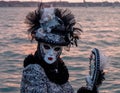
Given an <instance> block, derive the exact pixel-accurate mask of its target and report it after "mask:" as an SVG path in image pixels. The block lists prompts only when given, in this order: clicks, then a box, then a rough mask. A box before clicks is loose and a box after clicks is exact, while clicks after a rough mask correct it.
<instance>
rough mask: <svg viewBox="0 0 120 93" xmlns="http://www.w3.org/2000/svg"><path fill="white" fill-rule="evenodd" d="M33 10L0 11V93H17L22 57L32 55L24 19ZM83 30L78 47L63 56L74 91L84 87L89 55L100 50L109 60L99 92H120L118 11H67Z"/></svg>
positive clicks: (114, 9)
mask: <svg viewBox="0 0 120 93" xmlns="http://www.w3.org/2000/svg"><path fill="white" fill-rule="evenodd" d="M34 9H35V8H0V93H19V89H20V80H21V73H22V65H23V60H24V58H25V57H26V56H27V55H28V54H30V53H34V51H35V48H36V43H35V42H33V43H32V44H31V43H30V41H29V39H28V35H27V33H26V29H27V27H26V25H25V24H24V19H25V16H26V14H27V13H28V12H29V11H31V10H34ZM70 9H71V10H72V12H73V13H74V14H75V16H76V19H77V21H78V22H80V24H81V25H82V27H83V30H84V33H83V34H82V36H81V38H82V39H81V41H80V42H79V47H78V48H75V47H73V48H72V49H71V51H70V52H64V53H63V55H62V57H63V59H64V61H65V63H66V65H67V66H68V68H69V71H70V82H71V84H72V86H73V87H74V89H75V90H77V89H78V88H79V87H81V86H84V85H85V80H84V79H85V76H86V75H88V66H89V59H88V57H89V54H90V51H91V49H92V48H95V47H97V48H99V49H101V50H102V51H103V52H104V53H105V54H106V55H107V56H109V58H110V62H109V68H108V73H107V75H106V81H105V82H104V83H103V85H102V87H101V88H100V93H120V69H119V67H120V8H117V7H116V8H112V7H111V8H110V7H108V8H70Z"/></svg>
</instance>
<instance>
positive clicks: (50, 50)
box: [40, 43, 62, 64]
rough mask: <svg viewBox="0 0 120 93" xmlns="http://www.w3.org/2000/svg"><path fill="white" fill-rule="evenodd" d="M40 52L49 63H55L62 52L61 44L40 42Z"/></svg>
mask: <svg viewBox="0 0 120 93" xmlns="http://www.w3.org/2000/svg"><path fill="white" fill-rule="evenodd" d="M40 52H41V55H42V57H43V59H44V61H45V62H46V63H48V64H52V63H54V62H55V61H56V60H57V58H58V57H59V56H60V54H61V52H62V47H61V46H53V45H50V44H46V43H40Z"/></svg>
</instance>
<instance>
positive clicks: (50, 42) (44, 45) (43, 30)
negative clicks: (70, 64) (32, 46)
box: [20, 6, 104, 93]
mask: <svg viewBox="0 0 120 93" xmlns="http://www.w3.org/2000/svg"><path fill="white" fill-rule="evenodd" d="M26 23H27V24H28V25H29V29H28V32H29V33H30V34H31V37H32V40H34V39H35V40H36V41H37V43H38V44H37V50H36V51H35V53H34V54H30V55H28V56H27V57H26V58H25V60H24V68H23V74H22V80H21V90H20V93H74V90H73V88H72V86H71V84H70V83H69V72H68V69H67V67H66V65H65V63H64V62H63V60H62V59H61V57H60V55H61V53H62V51H63V48H64V47H67V48H68V49H69V48H70V47H71V46H73V45H75V46H77V40H79V35H78V33H81V32H82V30H81V29H80V28H78V27H75V25H76V21H75V18H74V15H73V14H72V13H71V12H70V11H69V10H68V9H60V8H53V7H43V6H39V7H38V9H36V10H35V11H34V12H31V13H29V14H28V15H27V16H26ZM101 73H102V72H101ZM103 76H104V75H103V74H101V76H99V78H100V79H99V84H98V85H100V84H102V81H103ZM77 93H98V87H97V86H95V87H94V88H93V89H92V90H90V89H89V88H87V87H81V88H79V89H78V91H77Z"/></svg>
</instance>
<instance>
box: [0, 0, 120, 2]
mask: <svg viewBox="0 0 120 93" xmlns="http://www.w3.org/2000/svg"><path fill="white" fill-rule="evenodd" d="M0 1H2V0H0ZM4 1H42V2H50V1H60V0H4ZM61 1H68V2H83V0H61ZM104 1H108V2H115V1H118V2H120V0H86V2H104Z"/></svg>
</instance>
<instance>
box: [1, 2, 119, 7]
mask: <svg viewBox="0 0 120 93" xmlns="http://www.w3.org/2000/svg"><path fill="white" fill-rule="evenodd" d="M38 4H39V2H32V1H29V2H20V1H0V7H36V6H37V5H38ZM44 4H50V5H53V6H55V7H120V2H113V3H112V2H107V1H105V2H84V3H70V2H46V3H44Z"/></svg>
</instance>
